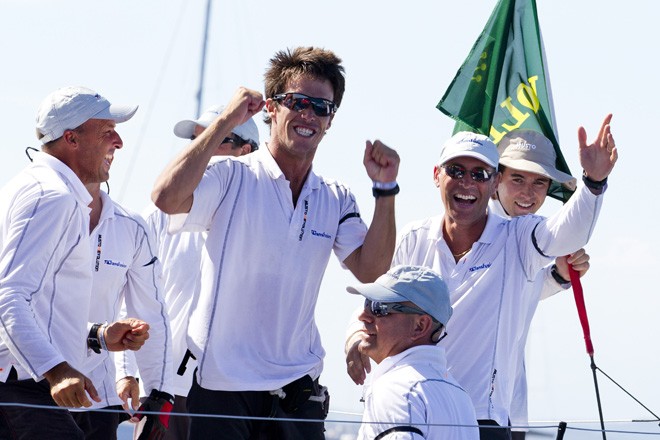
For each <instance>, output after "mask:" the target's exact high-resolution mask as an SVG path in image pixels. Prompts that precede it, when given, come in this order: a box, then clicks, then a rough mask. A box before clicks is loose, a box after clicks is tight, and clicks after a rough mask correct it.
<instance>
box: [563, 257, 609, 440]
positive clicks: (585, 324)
mask: <svg viewBox="0 0 660 440" xmlns="http://www.w3.org/2000/svg"><path fill="white" fill-rule="evenodd" d="M568 273H569V276H570V278H571V286H572V287H573V296H574V297H575V305H576V307H577V310H578V316H579V317H580V324H581V325H582V333H584V343H585V345H586V348H587V354H588V355H589V358H590V359H591V365H590V367H591V373H592V375H593V378H594V387H595V389H596V402H597V403H598V416H599V417H600V429H601V432H602V434H603V440H607V435H606V434H605V421H604V419H603V407H602V405H601V402H600V391H599V389H598V377H597V376H596V368H597V367H596V361H595V360H594V346H593V344H592V343H591V330H590V329H589V318H588V317H587V308H586V306H585V304H584V293H583V291H582V283H581V282H580V274H579V273H578V272H577V271H576V270H575V269H573V266H571V265H570V264H569V266H568Z"/></svg>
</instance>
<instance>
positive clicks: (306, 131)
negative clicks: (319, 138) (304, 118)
mask: <svg viewBox="0 0 660 440" xmlns="http://www.w3.org/2000/svg"><path fill="white" fill-rule="evenodd" d="M294 130H295V131H296V133H297V134H298V135H299V136H302V137H312V136H314V134H315V133H316V131H314V130H312V129H311V128H305V127H295V128H294Z"/></svg>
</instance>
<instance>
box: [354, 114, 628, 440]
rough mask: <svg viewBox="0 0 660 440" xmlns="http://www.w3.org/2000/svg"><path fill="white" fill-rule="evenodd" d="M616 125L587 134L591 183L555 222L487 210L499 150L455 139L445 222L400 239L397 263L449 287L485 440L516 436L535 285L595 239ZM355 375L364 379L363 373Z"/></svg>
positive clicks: (458, 372) (452, 345)
mask: <svg viewBox="0 0 660 440" xmlns="http://www.w3.org/2000/svg"><path fill="white" fill-rule="evenodd" d="M610 119H611V115H608V117H607V118H605V120H604V122H603V124H602V126H601V129H600V132H599V134H598V137H597V139H596V140H595V141H594V142H593V143H591V144H587V141H586V132H585V130H584V129H583V128H580V130H579V132H578V140H579V156H580V162H581V165H582V167H583V168H584V177H583V185H580V186H578V189H577V191H576V192H575V194H574V195H573V196H572V197H571V199H570V200H569V201H568V203H566V204H565V205H564V206H563V207H562V208H561V209H560V210H559V212H557V213H556V214H555V215H553V216H551V217H549V218H548V219H544V218H542V217H538V216H534V215H525V216H519V217H515V218H512V219H504V218H502V217H500V216H498V215H496V214H494V213H492V212H489V211H488V209H487V207H488V203H489V200H490V198H491V197H492V196H493V195H494V194H495V192H496V191H497V189H498V185H499V183H500V179H501V175H500V174H499V173H498V172H497V166H498V162H499V154H498V151H497V148H496V147H495V145H494V144H493V143H492V141H491V140H490V139H488V138H487V137H486V136H483V135H478V134H474V133H468V132H460V133H457V134H456V135H454V136H453V137H452V138H451V139H449V141H447V142H446V143H445V145H444V147H443V150H442V153H441V156H440V160H439V162H438V164H437V165H436V166H435V169H434V181H435V185H436V186H437V187H438V189H439V190H440V194H441V197H442V201H443V204H444V208H445V214H444V215H441V216H437V217H432V218H429V219H425V220H422V221H418V222H413V223H411V224H409V225H407V226H406V227H404V228H403V230H402V232H401V234H400V237H399V241H398V244H397V250H396V251H395V255H394V259H393V262H392V264H393V265H396V264H418V265H423V266H426V267H430V268H432V269H434V270H435V271H437V272H438V273H440V274H441V275H442V276H443V279H444V280H445V282H446V283H447V286H448V287H449V291H450V295H451V303H452V306H453V307H454V315H453V317H452V322H451V324H450V325H449V327H448V332H449V333H450V334H451V335H452V338H450V339H447V340H446V341H443V342H442V343H441V345H443V346H445V347H446V349H447V360H448V365H449V367H450V369H451V371H452V374H453V375H454V377H455V378H456V379H457V380H458V382H459V383H460V384H461V385H462V386H463V387H464V388H465V390H466V391H467V392H468V394H469V395H470V397H471V398H472V402H473V403H474V406H475V410H476V413H477V419H478V420H479V424H480V425H482V427H481V429H480V437H481V438H482V439H508V438H510V430H509V429H503V428H499V426H507V425H508V424H509V416H510V414H509V408H510V403H511V395H512V392H513V386H514V385H513V383H514V378H515V373H516V370H517V359H518V349H519V344H520V340H521V338H522V337H523V335H524V334H525V326H526V325H528V321H527V319H526V317H527V314H528V310H529V301H530V295H525V294H524V293H525V292H527V293H529V289H528V288H527V287H528V283H530V282H532V281H533V280H534V279H535V277H536V276H537V274H538V272H539V271H540V270H541V269H542V268H543V267H545V266H547V265H548V264H550V263H551V262H552V258H553V257H554V256H561V255H568V254H571V253H573V252H575V251H577V250H578V249H579V248H580V247H581V246H583V245H584V244H586V242H587V241H588V239H589V237H590V236H591V233H592V231H593V226H594V223H595V221H596V218H597V216H598V212H599V211H600V206H601V203H602V194H603V192H604V191H605V189H606V182H607V176H608V175H609V173H610V172H611V170H612V168H613V167H614V164H615V162H616V160H617V157H618V152H617V150H616V148H615V146H614V139H613V138H612V135H611V133H610V125H609V122H610ZM350 367H351V366H350V365H349V369H350ZM351 376H352V377H353V378H354V380H356V379H355V377H357V376H356V373H355V372H352V373H351ZM358 379H359V378H358Z"/></svg>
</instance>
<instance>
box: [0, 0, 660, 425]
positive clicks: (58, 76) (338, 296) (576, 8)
mask: <svg viewBox="0 0 660 440" xmlns="http://www.w3.org/2000/svg"><path fill="white" fill-rule="evenodd" d="M494 5H495V1H494V0H480V1H479V0H461V1H452V2H449V1H424V2H423V1H416V2H395V1H382V0H379V1H373V0H363V1H351V2H349V1H335V2H302V1H288V0H281V1H224V2H220V1H215V2H213V6H212V11H211V14H212V15H211V17H212V18H211V28H210V35H209V40H208V44H209V46H208V55H207V57H208V58H207V63H208V64H207V71H206V81H205V84H204V86H205V87H204V94H203V104H202V108H206V107H208V106H210V105H212V104H216V103H223V102H226V101H227V100H228V99H229V98H230V97H231V96H232V95H233V93H234V91H235V89H236V88H237V87H238V86H240V85H245V86H247V87H251V88H254V89H257V90H260V91H262V90H263V81H262V75H263V72H264V70H265V68H266V65H267V62H268V59H269V58H270V57H271V56H272V55H273V54H274V53H275V52H276V51H278V50H281V49H285V48H287V47H294V46H298V45H314V46H322V47H325V48H328V49H332V50H333V51H335V52H336V53H337V54H338V55H339V56H340V57H341V58H342V59H343V61H344V66H345V68H346V74H347V87H346V94H345V96H344V101H343V103H342V106H341V108H340V110H339V112H338V113H337V115H336V117H335V119H334V122H333V125H332V128H331V130H330V131H329V133H328V135H327V136H326V138H325V139H324V141H323V142H322V144H321V146H320V148H319V151H318V153H317V156H316V160H315V165H314V167H315V170H316V171H318V172H319V173H321V174H323V175H327V176H329V177H334V178H338V179H340V180H342V181H344V182H345V183H347V184H348V185H349V186H351V188H352V189H353V191H354V192H355V194H356V195H357V198H358V201H359V203H360V206H361V210H362V215H363V218H365V220H366V221H369V220H370V219H371V215H372V212H373V198H372V196H371V182H370V181H369V179H368V178H367V175H366V172H365V171H364V168H363V166H362V154H363V150H364V142H365V140H366V139H371V140H373V139H376V138H378V139H381V140H382V141H383V142H385V143H386V144H388V145H390V146H392V147H394V148H396V149H397V151H398V152H399V154H400V156H401V160H402V162H401V169H400V173H399V179H398V180H399V183H400V186H401V193H400V195H399V196H398V197H397V224H398V226H399V227H401V226H403V225H404V224H405V223H407V222H409V221H411V220H415V219H418V218H422V217H426V216H430V215H435V214H438V213H440V211H441V200H440V197H439V194H438V193H437V190H436V189H435V187H434V186H433V183H432V169H433V164H434V163H435V161H436V160H437V158H438V156H439V152H440V145H441V144H442V142H443V141H444V140H445V139H446V138H448V137H449V136H450V134H451V130H452V127H453V121H452V120H450V119H449V118H448V117H446V116H444V115H443V114H442V113H440V112H439V111H438V110H436V109H435V105H436V104H437V102H438V100H439V99H440V97H441V96H442V94H443V93H444V91H445V89H446V88H447V86H448V85H449V83H450V81H451V79H452V78H453V77H454V75H455V73H456V71H457V69H458V67H459V66H460V64H461V63H462V62H463V60H464V59H465V57H466V56H467V54H468V51H469V50H470V48H471V47H472V44H473V43H474V41H475V40H476V38H477V36H478V35H479V33H480V32H481V30H482V29H483V26H484V25H485V22H486V20H487V18H488V16H489V15H490V13H491V11H492V9H493V7H494ZM205 7H206V2H205V1H201V0H172V1H168V2H164V1H155V0H142V1H136V0H115V1H112V2H107V1H106V2H104V1H89V0H86V1H82V0H78V1H65V0H61V1H57V2H55V1H52V0H0V59H1V60H2V68H1V69H0V124H2V125H1V127H2V131H3V134H4V136H5V139H4V140H3V142H2V143H3V152H4V153H5V156H3V159H2V160H1V161H0V184H4V183H5V182H6V181H7V180H8V179H9V178H10V177H11V176H12V175H14V174H16V173H17V172H18V171H19V170H20V169H21V168H22V167H24V166H25V165H26V164H27V157H26V156H25V154H24V149H25V148H26V147H28V146H32V147H38V146H39V144H38V142H37V140H36V137H35V135H34V117H35V113H36V109H37V106H38V105H39V103H40V101H41V100H42V99H43V98H44V97H45V96H46V95H47V94H48V93H50V92H51V91H53V90H54V89H56V88H58V87H61V86H65V85H85V86H87V87H90V88H93V89H95V90H97V91H98V92H100V93H101V94H102V95H104V96H106V97H107V98H108V99H109V100H110V101H111V102H114V103H137V104H140V110H139V111H138V113H137V114H136V116H135V117H134V118H133V119H132V120H131V121H129V122H127V123H125V124H121V125H120V126H119V128H118V131H119V133H120V134H121V136H122V138H123V140H124V148H123V149H122V150H120V151H118V152H117V153H116V155H115V159H116V160H115V161H114V163H113V166H112V170H111V179H110V189H111V191H110V194H111V196H112V197H113V198H115V199H116V200H118V201H119V202H121V203H123V204H124V205H125V206H126V207H128V208H130V209H133V210H136V211H141V210H142V208H143V207H144V206H145V205H146V204H147V203H148V201H149V193H150V190H151V186H152V184H153V182H154V180H155V177H156V175H157V174H158V172H159V171H160V170H161V169H162V168H163V167H164V165H165V163H166V162H167V161H168V160H170V159H171V158H172V157H173V155H174V154H175V153H177V152H178V151H179V150H180V149H181V148H183V147H184V146H185V143H186V142H185V141H184V140H182V139H178V138H176V137H175V136H174V135H173V134H172V127H173V125H174V124H175V123H176V122H177V121H178V120H180V119H183V118H189V117H193V116H195V115H194V112H195V108H196V102H195V93H196V92H197V88H198V81H199V60H200V55H201V41H202V32H203V20H204V18H203V17H204V13H205ZM538 11H539V21H540V24H541V30H542V33H543V36H544V40H545V47H546V55H547V59H548V63H549V77H550V80H551V83H552V88H553V93H554V102H555V111H556V115H557V125H558V128H559V139H560V142H561V144H562V149H563V151H564V155H565V157H566V159H567V161H568V163H569V166H570V167H571V170H572V171H573V173H574V174H575V175H579V174H580V173H581V169H580V167H579V165H578V162H577V154H576V153H577V141H576V139H577V136H576V131H577V127H578V126H579V125H584V126H585V127H586V129H587V133H588V137H589V139H590V140H591V139H593V137H594V135H595V134H596V132H597V130H598V128H599V126H600V122H601V121H602V118H603V117H604V116H605V115H606V114H607V113H609V112H612V113H614V119H613V121H612V127H613V133H614V136H615V138H616V142H617V146H618V147H619V155H620V159H619V162H618V164H617V167H616V168H615V170H614V172H613V174H612V176H611V178H610V188H609V189H608V191H607V195H606V200H605V204H604V207H603V209H602V212H601V217H600V220H599V223H598V226H597V227H596V230H595V233H594V236H593V239H592V242H591V243H590V244H589V246H588V251H589V253H590V254H591V256H592V260H591V261H592V263H593V264H592V269H591V271H590V272H589V274H588V275H587V277H586V278H585V279H584V280H583V284H584V291H585V297H586V302H587V308H588V311H589V316H590V320H591V333H592V339H593V342H594V346H595V350H596V362H597V364H598V366H599V367H601V368H602V369H603V370H604V371H605V372H606V373H608V374H609V375H610V376H612V377H613V378H614V379H616V380H617V381H619V382H620V383H621V385H623V386H624V387H626V388H627V389H628V390H629V391H630V392H631V393H632V394H634V395H635V396H636V397H637V398H639V399H640V400H641V401H642V402H644V403H645V404H646V405H647V406H649V407H650V408H651V409H653V410H655V411H659V410H660V394H659V393H658V385H659V383H660V379H658V374H657V372H658V371H659V370H660V357H659V356H658V351H659V349H658V343H657V336H658V330H657V326H656V322H657V318H656V316H657V313H658V309H659V305H660V300H659V299H658V294H659V293H660V292H659V289H658V283H657V281H656V275H657V273H658V272H656V271H658V270H659V268H660V258H659V257H658V253H657V249H658V248H660V239H659V238H658V235H657V233H656V229H657V225H658V219H657V215H658V208H657V196H656V192H657V184H658V174H659V173H658V169H657V168H658V163H659V162H660V154H659V153H658V145H657V144H658V141H657V138H658V134H657V131H656V130H657V127H658V113H659V112H658V110H657V105H658V102H659V101H660V99H659V98H660V93H659V92H658V88H657V77H658V67H659V66H660V63H658V59H657V57H658V42H659V37H658V34H657V27H658V20H659V19H660V6H658V3H657V2H654V1H651V0H646V1H644V0H632V1H628V2H615V1H610V0H606V1H595V0H583V1H569V0H554V1H549V0H538ZM259 125H260V131H261V134H262V137H263V139H267V134H268V133H267V131H266V129H265V126H264V125H263V124H262V123H259ZM558 207H559V203H558V202H556V201H554V200H550V199H549V200H548V202H547V203H546V206H545V207H544V209H543V211H542V213H546V214H547V213H549V212H553V211H554V210H555V209H557V208H558ZM653 225H656V226H653ZM246 267H247V268H248V271H249V264H247V265H246ZM654 274H655V275H654ZM285 275H286V274H285ZM246 276H249V272H248V273H246ZM354 282H355V279H354V278H353V277H352V275H351V274H350V273H348V272H345V271H342V270H341V269H340V268H339V264H338V263H337V262H336V260H335V259H334V257H333V259H332V261H331V264H330V265H329V267H328V269H327V271H326V275H325V280H324V283H323V286H322V290H321V294H320V298H319V302H318V307H317V319H318V325H319V328H320V331H321V335H322V338H323V341H324V345H325V347H326V350H327V352H328V355H327V358H326V364H325V372H324V374H323V375H322V377H321V381H322V382H323V383H325V384H326V385H328V386H329V388H330V392H331V394H332V406H331V409H332V410H333V413H331V414H330V418H333V419H341V417H343V415H342V413H341V412H336V411H342V412H343V411H346V412H352V413H360V412H361V411H362V406H361V404H360V402H359V398H360V395H361V387H357V386H355V385H353V384H352V382H351V381H350V380H349V378H348V376H347V375H346V373H345V363H344V357H343V341H344V330H345V325H346V323H347V321H348V318H349V315H350V313H351V311H352V310H353V309H354V308H355V307H356V305H357V304H359V303H360V301H359V299H357V298H354V297H352V296H351V295H349V294H348V293H346V292H345V286H346V285H347V284H351V283H354ZM254 324H255V325H259V324H258V323H256V322H255V323H254ZM528 351H529V356H528V371H529V373H530V416H531V419H532V420H537V421H540V420H595V419H597V410H596V401H595V396H594V388H593V380H592V377H591V370H590V369H589V358H588V356H587V355H586V352H585V349H584V343H583V338H582V333H581V329H580V326H579V322H578V318H577V313H576V311H575V305H574V302H573V299H572V294H571V292H567V293H564V294H560V295H557V296H556V297H554V298H552V299H549V300H547V301H545V302H544V303H542V304H541V306H540V307H539V311H538V313H537V316H536V318H535V320H534V324H533V330H532V332H531V335H530V344H529V348H528ZM599 383H600V386H601V398H602V401H603V408H604V415H605V417H606V419H608V420H630V419H635V418H646V417H647V413H645V411H644V410H643V409H642V408H641V407H639V406H638V405H637V404H635V403H634V402H633V401H632V400H631V399H630V398H629V397H627V396H625V395H624V394H623V393H622V392H621V391H620V390H618V389H616V388H615V387H613V386H611V385H610V383H609V381H608V380H607V379H606V378H605V377H603V376H602V375H599Z"/></svg>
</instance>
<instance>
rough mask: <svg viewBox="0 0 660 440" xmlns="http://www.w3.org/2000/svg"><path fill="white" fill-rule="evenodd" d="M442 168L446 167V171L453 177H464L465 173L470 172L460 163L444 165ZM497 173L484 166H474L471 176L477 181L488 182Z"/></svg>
mask: <svg viewBox="0 0 660 440" xmlns="http://www.w3.org/2000/svg"><path fill="white" fill-rule="evenodd" d="M442 168H444V169H445V173H447V175H448V176H449V177H451V178H452V179H462V178H463V177H464V176H465V174H466V173H467V172H468V171H467V170H466V169H465V167H462V166H460V165H454V164H450V165H442ZM494 175H495V170H493V171H489V170H486V169H484V168H474V169H472V170H471V171H470V176H471V177H472V180H474V181H475V182H487V181H489V180H490V179H491V177H493V176H494Z"/></svg>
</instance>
